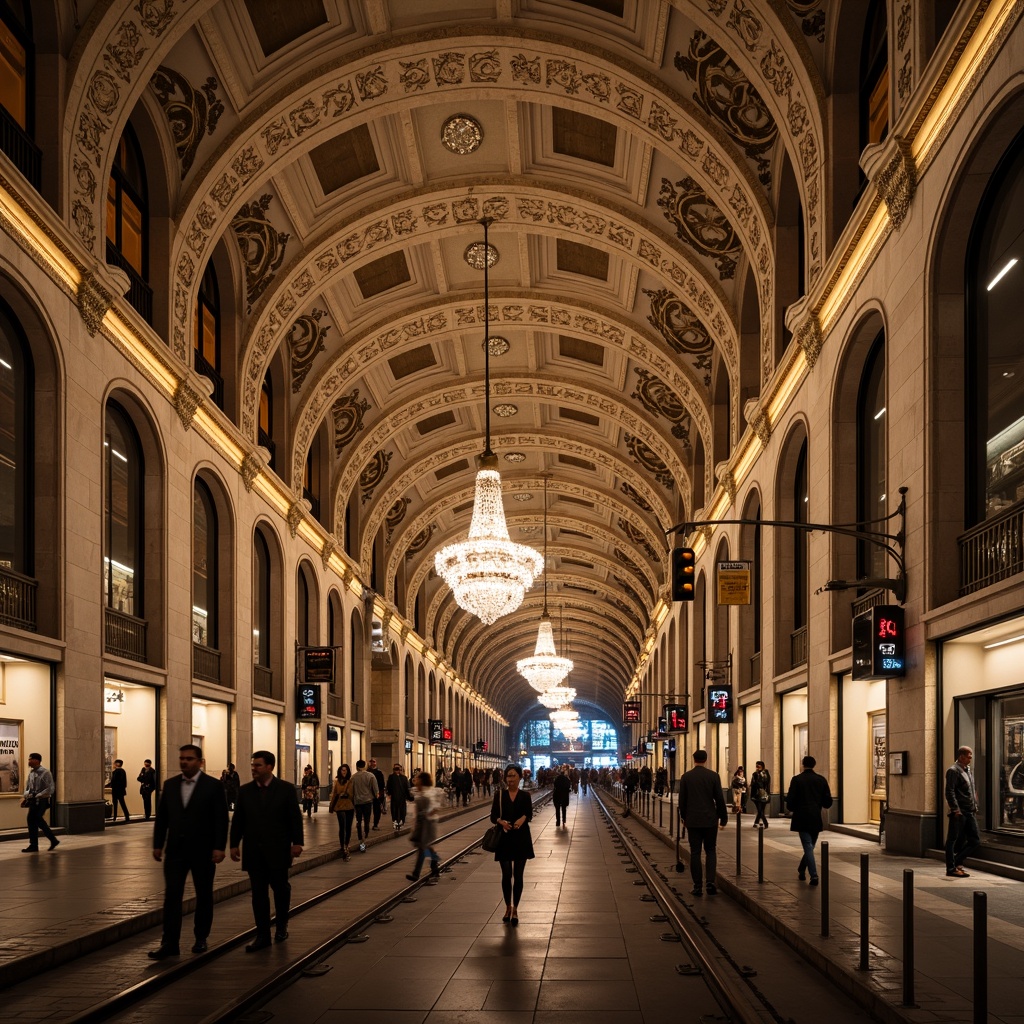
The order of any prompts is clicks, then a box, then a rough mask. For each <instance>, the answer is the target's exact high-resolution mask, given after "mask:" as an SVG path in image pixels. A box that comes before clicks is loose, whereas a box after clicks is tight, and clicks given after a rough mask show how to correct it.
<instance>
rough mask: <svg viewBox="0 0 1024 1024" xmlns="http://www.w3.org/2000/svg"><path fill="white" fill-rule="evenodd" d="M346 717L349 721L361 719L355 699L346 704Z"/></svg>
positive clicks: (359, 720)
mask: <svg viewBox="0 0 1024 1024" xmlns="http://www.w3.org/2000/svg"><path fill="white" fill-rule="evenodd" d="M348 719H349V721H350V722H361V721H362V720H363V716H362V714H361V713H360V709H359V705H358V704H357V703H356V702H355V701H352V703H351V704H349V706H348Z"/></svg>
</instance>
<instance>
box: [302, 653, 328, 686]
mask: <svg viewBox="0 0 1024 1024" xmlns="http://www.w3.org/2000/svg"><path fill="white" fill-rule="evenodd" d="M302 669H303V672H302V678H303V681H304V682H307V683H333V682H334V648H333V647H307V648H306V649H305V650H304V651H303V652H302Z"/></svg>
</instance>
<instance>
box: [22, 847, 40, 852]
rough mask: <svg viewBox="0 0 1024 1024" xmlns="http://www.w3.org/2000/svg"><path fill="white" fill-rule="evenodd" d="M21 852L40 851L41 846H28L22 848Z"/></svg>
mask: <svg viewBox="0 0 1024 1024" xmlns="http://www.w3.org/2000/svg"><path fill="white" fill-rule="evenodd" d="M21 852H22V853H38V852H39V847H38V846H26V847H25V849H24V850H22V851H21Z"/></svg>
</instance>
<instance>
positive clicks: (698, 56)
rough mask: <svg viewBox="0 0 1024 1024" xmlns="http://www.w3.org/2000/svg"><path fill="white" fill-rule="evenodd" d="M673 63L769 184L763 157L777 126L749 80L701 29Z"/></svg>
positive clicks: (763, 179)
mask: <svg viewBox="0 0 1024 1024" xmlns="http://www.w3.org/2000/svg"><path fill="white" fill-rule="evenodd" d="M675 66H676V69H677V70H678V71H682V72H685V73H686V74H687V75H689V76H690V78H692V79H693V80H694V82H695V83H696V85H697V91H696V92H695V93H694V97H693V98H694V99H695V100H696V101H697V102H698V103H699V104H700V105H701V106H702V107H703V108H704V109H705V110H706V111H707V112H708V114H710V115H711V117H713V118H714V119H715V120H716V121H718V122H719V123H720V124H721V125H722V126H723V127H724V128H725V130H726V131H727V132H728V133H729V135H730V136H732V138H733V139H735V140H736V142H737V143H739V145H740V146H741V147H742V149H743V152H744V153H746V154H747V156H748V157H750V159H751V160H753V161H754V162H755V163H756V164H757V177H758V179H759V180H760V182H761V184H762V185H764V186H765V187H766V188H767V187H769V186H770V185H771V180H772V176H771V165H770V163H769V161H768V158H767V156H766V154H767V152H768V150H770V149H771V148H772V146H773V145H774V144H775V140H776V139H777V138H778V135H779V129H778V127H777V125H776V124H775V121H774V119H773V118H772V115H771V113H770V112H769V110H768V107H767V105H766V104H765V102H764V100H763V99H761V96H760V95H759V94H758V91H757V90H756V89H755V88H754V87H753V85H751V83H750V79H749V78H747V76H746V75H745V74H743V72H742V71H741V70H740V69H739V67H737V65H736V64H735V62H734V61H733V60H732V58H731V57H730V56H729V54H728V53H726V52H725V50H724V49H723V48H722V47H721V46H719V44H718V43H716V42H715V40H714V39H711V38H709V37H708V36H707V35H705V33H704V32H701V31H699V30H698V31H697V32H695V33H694V34H693V37H692V38H691V39H690V47H689V51H688V52H687V53H686V54H685V55H684V54H682V53H677V54H676V57H675Z"/></svg>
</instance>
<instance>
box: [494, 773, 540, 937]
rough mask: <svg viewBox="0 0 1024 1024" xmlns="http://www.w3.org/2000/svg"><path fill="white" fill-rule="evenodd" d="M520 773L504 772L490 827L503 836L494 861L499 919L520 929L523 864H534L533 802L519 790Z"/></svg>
mask: <svg viewBox="0 0 1024 1024" xmlns="http://www.w3.org/2000/svg"><path fill="white" fill-rule="evenodd" d="M522 782H523V770H522V768H520V767H519V765H517V764H510V765H509V766H508V767H507V768H506V769H505V786H506V787H507V788H506V789H505V790H500V789H499V790H498V792H497V793H495V794H494V802H493V803H492V804H491V823H492V824H494V825H500V826H501V828H502V836H501V839H500V841H499V843H498V849H497V850H496V851H495V853H494V859H495V860H496V861H497V862H498V863H499V864H500V865H501V895H502V897H503V898H504V900H505V916H504V917H503V918H502V919H501V920H502V921H503V922H504V923H505V924H510V925H512V926H513V927H518V925H519V901H520V900H521V899H522V897H523V872H524V870H525V868H526V862H527V861H528V860H533V856H534V853H533V836H532V835H531V834H530V822H531V821H532V820H533V801H532V800H531V799H530V794H529V793H527V792H526V790H525V789H523V788H522Z"/></svg>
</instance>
